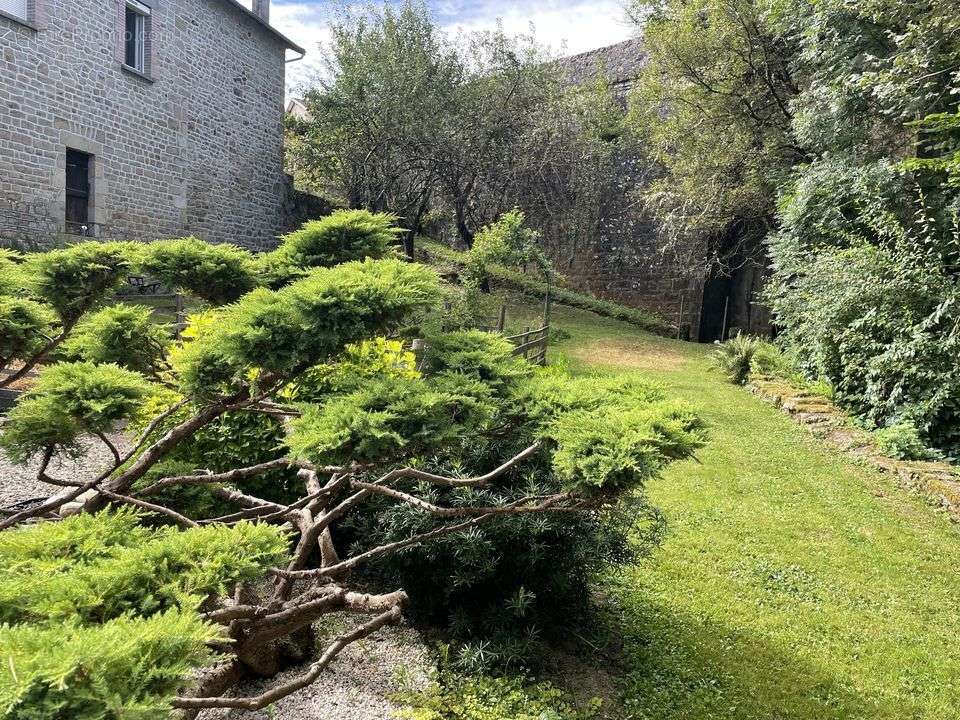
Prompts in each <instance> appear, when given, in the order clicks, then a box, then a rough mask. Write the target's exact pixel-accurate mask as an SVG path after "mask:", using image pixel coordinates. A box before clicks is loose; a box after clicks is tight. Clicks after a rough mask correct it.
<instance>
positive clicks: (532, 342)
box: [507, 325, 550, 365]
mask: <svg viewBox="0 0 960 720" xmlns="http://www.w3.org/2000/svg"><path fill="white" fill-rule="evenodd" d="M507 340H509V341H510V342H512V343H513V344H514V345H516V348H515V349H514V351H513V354H514V355H520V356H522V357H523V359H524V360H528V361H530V362H532V363H533V364H534V365H546V364H547V342H548V341H549V340H550V326H549V325H544V326H543V327H542V328H539V329H538V330H530V329H529V328H528V329H527V330H526V331H524V332H522V333H520V334H519V335H511V336H510V337H508V338H507Z"/></svg>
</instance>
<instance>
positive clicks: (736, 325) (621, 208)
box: [553, 38, 770, 342]
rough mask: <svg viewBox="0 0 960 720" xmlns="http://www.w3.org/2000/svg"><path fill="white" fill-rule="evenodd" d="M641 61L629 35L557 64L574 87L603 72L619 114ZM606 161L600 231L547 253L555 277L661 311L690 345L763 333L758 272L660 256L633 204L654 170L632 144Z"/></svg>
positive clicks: (653, 227)
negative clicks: (553, 264) (551, 256)
mask: <svg viewBox="0 0 960 720" xmlns="http://www.w3.org/2000/svg"><path fill="white" fill-rule="evenodd" d="M645 61H646V53H645V51H644V46H643V40H642V39H636V38H635V39H631V40H627V41H625V42H622V43H618V44H616V45H611V46H609V47H604V48H600V49H599V50H594V51H591V52H587V53H583V54H580V55H575V56H573V57H569V58H564V59H563V60H561V61H560V62H561V64H562V67H563V69H564V71H565V74H566V77H567V80H568V81H569V82H570V83H571V84H572V85H586V84H589V83H593V82H595V81H596V80H597V78H598V76H599V75H600V74H601V73H602V74H603V75H604V76H605V78H606V81H607V83H608V84H609V87H610V89H611V91H612V92H613V94H614V96H615V98H616V99H617V100H618V101H619V102H620V104H621V106H622V107H623V108H624V110H625V109H626V106H627V99H628V96H629V94H630V90H631V88H632V87H633V85H634V81H635V80H636V78H637V76H638V74H639V72H640V70H641V68H642V67H643V65H644V63H645ZM612 163H613V164H612V167H611V168H610V175H611V182H610V184H609V192H608V196H607V198H606V199H605V202H604V207H603V208H602V217H601V220H600V223H599V226H598V227H597V228H596V229H595V231H594V232H593V233H592V234H591V235H590V236H589V237H587V238H580V239H578V240H579V242H578V244H577V245H576V246H575V247H565V248H562V250H561V251H560V252H554V253H553V254H554V260H555V262H557V264H558V265H559V266H560V270H561V272H563V274H564V275H565V276H566V277H567V278H569V279H570V280H571V281H572V282H573V283H574V284H576V285H578V286H579V287H580V288H582V289H584V290H589V291H590V292H592V293H594V294H595V295H598V296H600V297H604V298H608V299H610V300H615V301H617V302H621V303H624V304H626V305H631V306H635V307H642V308H646V309H648V310H653V311H655V312H657V313H659V314H661V315H662V316H663V317H665V318H666V319H667V320H668V321H670V322H671V323H673V324H675V325H678V326H679V328H680V335H681V336H684V337H688V338H689V339H691V340H699V341H701V342H711V341H713V340H716V339H718V338H720V336H721V334H722V333H725V334H726V335H727V336H729V335H730V334H731V332H735V331H736V330H735V329H743V330H744V331H746V332H750V333H753V334H765V333H767V332H769V330H770V325H769V322H770V318H769V312H768V311H767V309H766V308H764V307H762V306H760V305H759V304H757V303H756V302H755V296H756V292H757V290H758V289H759V286H760V284H761V282H762V276H763V268H760V267H759V266H757V265H756V264H754V263H752V262H743V263H739V264H737V263H734V265H735V268H734V269H733V270H732V271H724V270H722V269H721V268H719V267H711V266H710V264H709V262H707V260H706V257H699V256H697V253H698V252H703V251H702V250H700V249H699V248H694V247H691V248H672V249H671V250H670V251H669V252H667V251H665V248H664V247H663V245H664V243H663V242H662V240H661V238H660V235H659V233H658V230H657V224H656V221H655V220H654V218H653V217H651V216H650V215H648V214H647V213H645V212H644V210H643V209H642V207H640V205H639V202H638V200H637V191H638V190H640V189H642V187H643V186H644V185H645V184H646V183H648V182H650V180H651V179H653V178H654V177H656V174H657V173H658V172H659V170H658V168H657V167H656V166H655V165H654V164H653V163H651V162H650V161H649V160H647V159H646V158H644V156H643V153H642V150H637V149H635V148H630V147H620V148H618V150H617V152H616V153H615V154H614V157H613V160H612ZM737 265H739V266H737Z"/></svg>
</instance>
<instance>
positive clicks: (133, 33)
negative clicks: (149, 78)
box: [123, 5, 147, 72]
mask: <svg viewBox="0 0 960 720" xmlns="http://www.w3.org/2000/svg"><path fill="white" fill-rule="evenodd" d="M125 23H126V24H125V28H124V36H123V40H124V60H123V62H124V64H126V65H127V66H128V67H131V68H133V69H134V70H136V71H138V72H146V36H147V16H146V15H145V14H143V13H141V12H137V11H136V10H134V9H133V8H132V7H130V6H129V5H128V6H127V8H126V21H125Z"/></svg>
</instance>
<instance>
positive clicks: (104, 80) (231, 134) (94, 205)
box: [0, 0, 287, 248]
mask: <svg viewBox="0 0 960 720" xmlns="http://www.w3.org/2000/svg"><path fill="white" fill-rule="evenodd" d="M146 3H147V4H148V5H151V6H152V8H153V11H152V16H151V24H152V27H151V43H150V46H149V48H148V54H149V62H148V67H147V76H142V75H139V74H136V73H134V72H131V71H129V70H127V69H125V68H123V67H122V62H121V59H122V43H123V37H122V29H121V27H122V26H121V24H120V21H119V18H122V12H123V3H122V0H39V5H40V6H41V10H40V12H39V14H38V16H37V17H36V18H34V19H32V21H31V23H30V24H29V25H27V24H22V23H19V22H16V21H14V20H12V19H9V18H7V17H3V16H0V244H2V245H8V246H9V245H13V246H21V247H36V246H43V245H48V244H50V243H54V242H56V241H57V240H58V237H57V236H58V235H59V234H60V233H62V232H63V230H64V215H65V185H66V178H65V165H66V150H67V148H72V149H75V150H80V151H82V152H86V153H89V154H91V155H93V156H94V160H93V167H92V169H91V173H90V174H91V176H92V177H93V188H92V190H93V197H92V200H91V202H90V207H91V213H92V217H91V218H90V220H91V223H93V224H95V225H91V227H92V228H96V230H97V231H98V232H99V234H100V236H101V237H110V238H122V239H143V240H149V239H155V238H163V237H176V236H181V235H185V234H194V235H197V236H200V237H203V238H205V239H207V240H210V241H213V242H234V243H238V244H241V245H244V246H247V247H251V248H261V247H266V246H269V245H270V244H272V243H273V242H274V240H275V238H276V236H277V235H278V234H279V233H280V232H282V231H284V230H285V229H286V227H285V226H284V223H285V218H284V209H283V206H284V198H285V196H286V193H287V187H286V177H285V175H284V173H283V155H282V115H283V100H284V70H285V65H284V56H285V45H284V43H283V41H282V40H281V39H280V38H278V37H276V36H275V35H274V34H272V33H271V32H269V31H268V30H266V29H265V28H264V27H263V26H262V25H259V24H258V23H257V21H256V20H255V19H254V18H252V17H250V16H249V14H247V13H245V12H244V11H243V10H242V9H241V8H239V7H235V6H233V5H231V3H228V2H224V1H223V0H146Z"/></svg>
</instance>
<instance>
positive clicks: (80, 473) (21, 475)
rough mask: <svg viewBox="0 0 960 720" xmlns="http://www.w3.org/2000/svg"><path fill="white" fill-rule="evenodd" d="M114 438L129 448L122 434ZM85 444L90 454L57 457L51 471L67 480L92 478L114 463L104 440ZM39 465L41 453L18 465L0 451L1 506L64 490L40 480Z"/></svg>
mask: <svg viewBox="0 0 960 720" xmlns="http://www.w3.org/2000/svg"><path fill="white" fill-rule="evenodd" d="M0 427H2V426H0ZM110 440H111V442H113V443H114V444H115V445H117V447H118V449H119V450H120V452H123V451H124V449H125V448H127V447H128V445H127V442H126V440H125V439H124V438H123V437H121V436H119V435H115V436H112V437H111V438H110ZM83 447H84V448H85V450H86V453H85V454H84V455H83V457H81V458H79V459H76V460H73V459H71V458H63V457H56V458H54V459H53V461H51V463H50V467H49V468H48V470H47V474H48V475H50V476H51V477H54V478H62V479H64V480H67V479H69V480H73V479H82V480H90V479H92V478H94V477H96V476H97V475H98V474H99V473H101V472H102V471H103V470H105V469H107V468H108V467H110V466H111V464H112V462H113V456H112V455H111V454H110V451H109V450H108V449H107V448H106V446H105V445H104V444H103V443H102V442H100V440H97V439H96V438H93V439H91V440H88V441H84V442H83ZM39 467H40V458H39V456H38V457H36V458H34V460H33V461H32V462H30V463H28V464H27V465H16V464H14V463H13V462H12V461H11V460H10V459H9V458H8V457H7V456H6V455H5V454H4V453H3V451H2V450H0V506H3V505H10V504H12V503H18V502H22V501H24V500H31V499H33V498H45V497H48V496H50V495H54V494H55V493H57V492H59V491H60V490H61V489H62V488H58V487H55V486H53V485H47V484H46V483H42V482H40V481H39V480H37V470H38V469H39Z"/></svg>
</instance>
